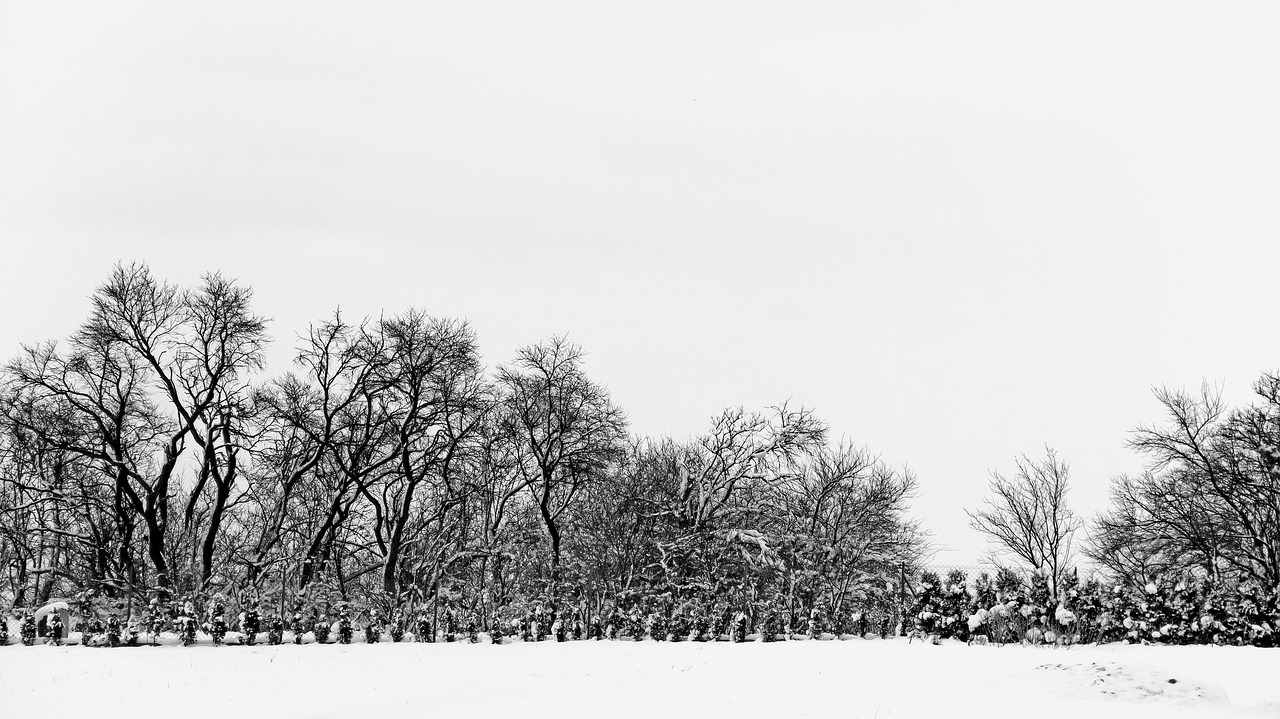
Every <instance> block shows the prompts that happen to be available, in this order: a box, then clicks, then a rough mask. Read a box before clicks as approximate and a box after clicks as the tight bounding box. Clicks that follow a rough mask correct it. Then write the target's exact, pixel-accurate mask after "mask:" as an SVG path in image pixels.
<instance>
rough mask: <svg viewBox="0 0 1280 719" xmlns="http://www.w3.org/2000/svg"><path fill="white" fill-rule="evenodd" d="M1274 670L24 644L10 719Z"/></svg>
mask: <svg viewBox="0 0 1280 719" xmlns="http://www.w3.org/2000/svg"><path fill="white" fill-rule="evenodd" d="M1277 677H1280V650H1275V649H1271V650H1268V649H1255V648H1248V647H1213V646H1205V647H1165V646H1124V645H1106V646H1101V647H1095V646H1076V647H1070V648H1062V647H1027V646H1003V647H997V646H965V645H963V644H960V643H955V642H943V643H942V644H941V645H938V646H934V645H932V644H929V643H927V642H924V643H922V642H914V643H911V644H908V643H907V640H906V639H891V640H888V641H882V640H862V639H852V640H848V641H791V642H777V643H773V644H762V643H746V644H729V643H724V642H720V643H710V644H699V643H690V642H685V643H678V644H672V643H668V642H640V643H634V642H628V641H615V642H609V641H603V642H593V641H582V642H566V643H563V644H557V643H555V642H541V643H529V644H523V643H519V642H517V643H515V644H509V645H504V646H501V647H496V646H493V645H491V644H488V643H487V641H486V642H484V643H481V644H459V643H453V644H445V643H440V644H391V643H387V642H383V643H380V644H376V645H368V644H350V645H345V646H344V645H323V646H317V645H314V644H307V645H302V646H295V645H292V644H285V645H281V646H254V647H247V646H223V647H213V646H209V645H208V644H207V643H206V644H198V645H196V646H193V647H180V646H173V645H165V646H158V647H150V646H142V647H121V648H116V649H105V648H103V649H99V648H91V647H83V646H63V647H54V646H40V645H37V646H34V647H22V646H12V645H11V646H6V647H0V717H42V719H54V718H56V717H86V716H96V717H102V716H125V715H130V716H135V715H136V716H152V715H156V714H158V713H159V712H161V711H163V712H164V713H165V714H166V715H170V716H181V717H183V718H184V719H194V718H196V717H219V718H220V719H225V718H226V717H244V718H248V717H257V716H272V717H370V716H377V717H380V718H386V717H409V716H444V717H490V716H492V717H510V716H548V717H600V716H611V717H653V716H674V717H692V716H700V717H706V716H727V717H867V718H868V719H871V718H879V717H941V716H956V715H960V716H981V717H984V719H985V718H991V717H1026V716H1035V717H1036V718H1037V719H1047V718H1050V717H1072V719H1106V718H1107V717H1124V718H1125V719H1138V718H1140V717H1169V716H1206V717H1237V716H1280V681H1277ZM1171 679H1172V680H1176V681H1174V682H1170V680H1171Z"/></svg>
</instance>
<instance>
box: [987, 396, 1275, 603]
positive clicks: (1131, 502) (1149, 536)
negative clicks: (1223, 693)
mask: <svg viewBox="0 0 1280 719" xmlns="http://www.w3.org/2000/svg"><path fill="white" fill-rule="evenodd" d="M1254 394H1255V399H1254V401H1253V402H1252V403H1250V404H1248V405H1246V406H1243V407H1237V408H1231V407H1228V406H1227V404H1226V402H1225V401H1224V400H1223V398H1222V392H1221V390H1219V389H1214V388H1211V387H1209V386H1208V385H1205V386H1202V387H1201V389H1200V391H1199V392H1197V393H1191V392H1186V391H1180V390H1170V389H1167V388H1160V389H1157V390H1156V392H1155V396H1156V398H1157V400H1158V401H1159V402H1160V404H1161V406H1162V407H1163V408H1164V410H1165V422H1164V423H1163V424H1162V425H1155V426H1141V427H1139V428H1137V429H1136V430H1134V432H1133V433H1132V434H1131V436H1130V439H1129V442H1128V444H1129V447H1130V448H1132V449H1133V450H1135V451H1137V452H1139V453H1140V454H1142V455H1143V456H1144V457H1145V458H1147V460H1148V464H1147V468H1146V470H1145V471H1143V472H1142V473H1141V474H1138V475H1136V476H1134V475H1121V476H1118V477H1116V478H1114V479H1113V480H1112V485H1111V499H1112V503H1111V507H1110V508H1109V509H1107V510H1106V511H1104V512H1102V513H1101V514H1100V515H1099V516H1098V517H1096V518H1095V520H1094V521H1093V522H1092V523H1091V524H1090V526H1089V527H1088V530H1089V531H1088V537H1087V538H1086V541H1084V542H1081V543H1080V552H1079V553H1078V554H1079V555H1080V556H1081V557H1082V558H1083V559H1085V560H1087V561H1089V562H1091V563H1092V564H1093V565H1094V566H1095V567H1098V568H1101V569H1102V570H1104V571H1105V572H1106V573H1107V574H1109V575H1111V576H1112V577H1113V578H1115V579H1118V580H1121V581H1124V582H1127V583H1129V584H1132V585H1136V586H1142V585H1145V584H1147V583H1148V582H1152V581H1159V580H1161V579H1162V578H1168V577H1179V576H1185V575H1195V576H1198V577H1199V578H1203V579H1207V580H1209V581H1211V582H1212V583H1214V584H1222V583H1224V582H1225V583H1226V584H1229V585H1238V584H1240V583H1242V582H1247V583H1253V584H1256V585H1258V586H1261V587H1264V588H1267V589H1268V590H1272V591H1280V375H1276V374H1271V373H1267V374H1264V375H1263V376H1262V377H1261V378H1260V379H1259V380H1258V381H1257V382H1255V383H1254ZM1015 464H1016V471H1015V472H1014V474H1013V475H1011V476H1006V475H1002V474H1001V473H1000V472H998V471H997V472H992V482H991V495H990V497H989V498H988V499H987V500H986V504H985V506H984V507H982V508H980V509H978V510H975V511H971V512H969V518H970V524H971V526H972V527H973V528H974V529H975V530H977V531H979V532H981V533H982V534H984V535H986V536H987V537H988V538H989V539H990V540H991V541H992V543H993V545H994V546H995V547H996V551H995V555H996V556H995V558H994V561H996V562H999V561H1000V558H1002V557H1004V558H1012V559H1013V560H1015V561H1016V562H1017V563H1019V564H1021V565H1022V566H1023V567H1025V568H1027V569H1030V570H1033V571H1038V572H1042V573H1044V574H1045V576H1046V577H1047V578H1048V580H1049V584H1050V587H1051V588H1053V590H1054V591H1055V592H1056V590H1057V588H1058V587H1060V586H1061V583H1062V579H1063V578H1064V577H1065V576H1066V573H1067V571H1068V570H1069V569H1070V568H1071V567H1072V566H1073V562H1074V560H1075V558H1076V553H1075V552H1073V540H1074V539H1075V538H1076V535H1077V533H1079V532H1080V531H1081V530H1082V529H1084V528H1085V527H1084V522H1083V521H1082V520H1081V519H1080V518H1079V517H1078V516H1076V515H1075V514H1074V513H1073V512H1072V511H1071V510H1070V508H1069V507H1068V506H1067V501H1066V495H1067V490H1068V489H1069V485H1070V470H1069V467H1068V466H1067V463H1066V462H1064V461H1062V460H1061V459H1059V458H1058V456H1057V454H1056V453H1055V452H1054V451H1053V450H1052V449H1048V450H1047V451H1046V455H1045V458H1044V459H1043V460H1040V459H1033V458H1030V457H1027V456H1025V455H1024V456H1023V457H1020V458H1019V459H1018V460H1016V462H1015Z"/></svg>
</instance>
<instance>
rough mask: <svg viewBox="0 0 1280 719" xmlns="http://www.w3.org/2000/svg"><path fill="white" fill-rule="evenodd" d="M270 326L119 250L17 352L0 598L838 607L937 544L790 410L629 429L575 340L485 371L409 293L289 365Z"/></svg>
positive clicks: (335, 326)
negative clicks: (63, 329) (650, 433)
mask: <svg viewBox="0 0 1280 719" xmlns="http://www.w3.org/2000/svg"><path fill="white" fill-rule="evenodd" d="M269 341H270V339H269V336H268V322H267V320H266V319H265V318H264V317H263V316H262V315H260V314H258V313H257V312H256V310H255V308H254V307H253V293H252V291H251V289H250V288H248V287H246V286H244V285H242V284H239V283H237V282H236V281H234V280H231V279H228V278H226V277H224V276H222V275H221V274H217V273H212V274H208V275H206V276H204V277H203V278H202V279H201V281H200V282H199V283H197V284H196V285H194V286H190V287H187V286H179V285H175V284H171V283H169V282H166V281H163V280H161V279H158V278H156V277H155V276H154V275H153V274H152V272H151V270H150V269H149V268H148V267H147V266H146V265H144V264H129V265H125V264H121V265H117V266H116V267H115V268H114V269H113V270H112V272H111V274H110V276H109V277H108V278H107V280H106V281H105V282H103V283H102V284H101V285H100V286H99V287H97V288H96V289H95V291H94V292H93V294H92V296H91V298H90V307H89V312H88V318H87V319H86V320H85V321H84V322H83V323H82V324H81V325H80V326H79V327H78V328H77V329H76V330H75V331H74V332H73V333H72V334H71V335H70V336H69V337H67V338H66V339H65V340H63V341H61V342H58V341H46V342H42V343H38V344H31V345H25V346H23V347H22V349H21V351H20V353H19V354H18V355H17V356H16V357H14V358H13V359H12V360H10V361H9V362H8V363H7V364H5V365H4V367H3V370H2V373H0V563H2V564H3V567H4V568H5V571H6V576H5V582H4V585H3V588H0V592H2V593H3V595H4V596H3V598H4V599H7V600H8V602H10V603H12V604H13V605H15V606H34V605H38V604H40V603H43V602H46V601H48V600H49V599H51V598H56V597H71V596H80V597H101V598H105V599H106V600H110V601H119V602H128V603H129V604H131V605H134V604H135V603H136V604H145V603H147V602H149V601H151V600H155V599H158V600H160V601H161V602H162V603H164V602H169V601H176V600H177V599H178V598H188V597H209V596H212V595H214V594H219V595H223V596H229V597H230V598H231V599H233V600H235V599H237V598H238V599H241V603H242V604H245V605H247V604H248V603H249V600H248V599H247V598H248V597H259V598H266V599H270V600H271V601H272V602H275V601H278V602H279V605H280V608H281V610H282V611H285V607H286V605H288V606H289V607H290V610H289V611H292V610H293V609H294V608H299V607H303V606H308V605H309V606H312V607H315V606H317V605H320V604H329V603H334V602H349V603H353V604H356V605H358V606H363V607H368V608H375V607H376V608H377V610H378V611H380V612H384V613H390V612H397V611H406V612H407V611H417V610H420V609H419V608H420V607H422V606H425V605H426V604H428V603H431V604H438V603H440V602H442V601H443V602H447V603H449V604H450V606H452V607H457V608H460V609H464V610H466V611H469V612H471V613H473V614H474V615H475V616H477V617H480V618H481V621H482V622H484V623H485V624H488V623H489V622H491V621H497V620H498V617H499V615H501V614H502V613H503V612H504V611H507V610H510V611H513V612H520V611H524V610H525V608H527V607H528V606H530V605H532V604H535V603H537V604H546V605H549V606H551V607H555V606H557V605H559V606H575V607H587V608H590V607H595V608H597V609H598V608H600V607H603V606H605V605H606V604H611V603H614V602H616V601H618V599H619V598H620V597H628V596H641V595H644V596H652V595H661V596H664V597H666V598H667V600H668V602H680V601H686V602H693V601H696V602H702V603H704V604H706V605H708V606H709V605H710V604H711V603H713V602H714V603H722V604H725V605H731V606H734V607H736V608H739V609H745V610H747V611H751V612H753V613H754V612H755V611H756V610H758V609H759V608H761V607H766V606H767V607H772V608H774V609H783V608H785V610H786V611H788V612H790V613H792V614H793V615H796V616H799V615H802V614H806V613H808V612H810V611H812V610H813V609H819V610H820V611H823V612H826V613H830V614H842V613H848V612H849V611H851V609H852V608H854V607H857V606H864V605H867V604H868V603H873V602H876V601H883V600H884V599H885V598H886V597H889V596H891V595H892V593H893V592H894V591H895V585H894V580H895V578H896V577H897V576H898V575H899V574H900V572H901V570H902V568H903V567H910V568H912V569H913V570H914V568H915V567H917V566H919V564H920V561H921V558H922V557H923V555H924V552H925V550H926V548H927V543H926V541H925V535H924V532H923V531H922V529H921V528H920V526H919V524H918V523H917V522H916V521H914V520H913V519H911V518H910V517H909V516H908V513H907V509H908V508H907V503H908V501H909V500H910V499H911V497H912V496H913V495H914V494H915V492H916V490H917V479H916V477H915V476H914V475H913V474H911V473H910V472H909V471H907V470H905V469H900V468H897V467H894V466H891V465H889V464H887V463H886V462H884V461H882V460H881V459H880V458H879V457H878V456H877V455H875V454H874V453H872V452H871V451H869V450H868V449H866V448H863V447H859V446H856V445H854V444H851V443H849V442H847V441H833V440H832V439H831V438H830V437H829V432H828V429H827V427H826V426H825V425H824V423H823V422H822V421H821V420H819V419H818V418H817V417H816V416H815V415H814V414H813V413H812V411H810V410H808V409H805V408H794V407H790V406H788V405H786V404H782V405H779V406H777V407H773V408H769V409H767V410H763V411H749V410H747V409H744V408H741V407H737V408H729V409H726V410H724V411H723V412H722V413H721V414H719V415H717V416H715V417H714V418H713V419H712V420H711V422H710V425H709V426H708V427H707V429H706V430H705V431H704V432H703V433H701V434H699V435H697V436H695V437H692V438H688V439H674V438H670V437H640V436H636V435H635V434H633V433H632V432H631V431H630V429H629V426H628V422H627V417H626V414H625V412H624V411H623V409H622V408H621V407H619V406H617V404H616V403H615V402H614V401H613V400H612V398H611V397H610V394H609V391H608V389H607V388H606V387H605V385H604V384H602V383H600V382H599V381H597V380H595V379H593V378H592V377H590V376H589V375H588V374H587V372H586V370H585V362H584V352H583V350H582V348H581V347H579V346H577V345H575V344H574V343H572V342H570V341H568V340H567V339H565V338H563V337H551V338H548V339H545V340H543V341H540V342H537V343H534V344H531V345H528V346H526V347H522V348H520V349H518V350H517V351H516V352H515V355H514V357H513V358H512V359H510V360H509V361H507V362H505V363H503V364H500V365H499V366H497V367H492V368H491V367H487V366H486V365H485V364H484V362H482V360H481V356H480V351H479V347H478V338H477V335H476V332H475V330H474V329H473V328H472V327H471V326H470V324H468V323H467V322H466V321H463V320H459V319H451V318H443V317H436V316H433V315H430V314H428V313H427V312H424V311H422V310H419V309H407V310H404V311H402V312H400V313H397V314H392V315H384V316H380V317H377V318H371V319H363V320H358V321H357V320H352V319H349V318H348V317H346V316H344V315H343V314H342V313H341V312H336V311H335V312H334V313H333V314H332V315H331V316H329V317H327V318H324V319H322V320H320V321H317V322H315V323H314V324H312V325H311V326H310V327H308V328H307V329H306V330H305V331H304V332H303V333H301V335H300V337H299V339H298V341H297V344H296V347H295V350H296V352H295V355H294V361H293V364H292V367H291V368H290V369H289V371H287V372H284V373H282V374H272V373H270V371H269V369H268V368H267V366H266V359H265V356H266V354H265V353H266V350H267V347H268V344H269Z"/></svg>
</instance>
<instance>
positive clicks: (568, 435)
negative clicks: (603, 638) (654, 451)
mask: <svg viewBox="0 0 1280 719" xmlns="http://www.w3.org/2000/svg"><path fill="white" fill-rule="evenodd" d="M583 357H584V354H583V351H582V348H581V347H579V346H578V345H576V344H573V343H571V342H569V341H568V340H567V339H565V338H563V337H552V338H551V339H549V340H546V341H544V342H541V343H539V344H535V345H529V346H527V347H524V348H522V349H521V350H520V351H519V352H518V353H517V354H516V359H515V361H513V362H512V363H511V364H509V365H507V366H505V367H502V368H500V369H499V371H498V385H499V387H500V389H501V391H502V392H503V406H502V410H501V411H502V418H503V423H504V426H505V430H506V434H507V436H508V438H509V439H510V441H511V442H512V445H513V446H514V447H515V448H516V449H517V452H518V455H519V458H520V461H519V462H518V464H517V468H518V471H519V472H520V473H521V476H522V477H523V479H524V480H525V483H526V484H527V486H528V487H529V488H530V490H531V491H532V494H533V497H534V501H535V503H536V506H537V511H538V516H539V517H541V519H542V523H543V527H544V528H545V529H546V532H547V538H548V541H549V544H550V555H551V557H550V560H551V566H550V570H551V572H550V573H551V585H552V587H553V590H554V587H556V586H557V585H558V583H559V581H560V573H561V548H562V544H563V537H562V529H561V521H560V520H561V518H562V517H563V515H564V514H565V512H566V511H567V510H568V509H569V507H570V506H571V504H572V503H573V501H574V499H575V497H577V495H578V493H579V492H580V491H581V490H582V489H583V487H584V486H585V485H586V484H587V483H588V482H590V481H592V480H594V479H596V478H598V477H599V476H600V474H601V473H602V472H603V471H604V470H605V468H606V467H607V466H608V465H609V463H610V462H612V461H615V460H616V459H618V458H619V457H620V456H621V452H622V450H623V448H624V442H625V440H626V430H627V419H626V415H625V414H623V412H622V410H621V409H620V408H619V407H617V406H616V405H615V404H614V403H613V400H612V399H610V397H609V392H608V390H606V389H605V388H604V386H603V385H601V384H598V383H596V382H594V381H592V380H591V379H589V378H588V377H587V375H586V373H585V372H584V371H583V369H582V360H583Z"/></svg>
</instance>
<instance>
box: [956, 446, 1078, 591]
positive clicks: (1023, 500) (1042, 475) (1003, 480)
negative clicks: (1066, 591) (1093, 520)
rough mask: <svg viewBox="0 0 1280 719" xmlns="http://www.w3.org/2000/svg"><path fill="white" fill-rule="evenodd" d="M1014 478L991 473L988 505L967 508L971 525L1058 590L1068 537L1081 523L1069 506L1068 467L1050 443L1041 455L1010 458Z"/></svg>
mask: <svg viewBox="0 0 1280 719" xmlns="http://www.w3.org/2000/svg"><path fill="white" fill-rule="evenodd" d="M1014 464H1015V466H1016V467H1017V471H1016V473H1015V474H1014V475H1013V476H1012V477H1006V476H1004V475H1002V474H1000V472H999V471H998V470H992V472H991V492H992V495H993V496H991V497H988V498H987V501H986V506H985V507H983V508H982V509H979V510H977V511H974V512H970V511H967V510H966V512H965V514H968V515H969V526H970V527H973V528H974V529H976V530H977V531H979V532H982V533H983V534H985V535H987V536H988V537H989V538H990V540H991V541H992V542H993V543H994V544H996V549H995V551H994V552H993V554H994V555H995V556H997V557H998V556H1000V555H1004V556H1013V557H1016V558H1017V559H1018V560H1020V561H1022V562H1024V563H1025V564H1026V565H1028V566H1029V567H1030V568H1031V569H1033V570H1035V571H1038V572H1044V573H1045V574H1046V575H1047V577H1048V579H1049V588H1050V590H1051V591H1052V592H1053V593H1054V594H1055V595H1056V594H1057V592H1058V587H1059V586H1061V581H1060V580H1061V579H1062V577H1063V576H1065V574H1066V571H1067V567H1068V566H1069V564H1070V560H1071V540H1072V538H1073V536H1074V535H1075V533H1076V530H1078V529H1080V526H1081V522H1080V519H1079V518H1078V517H1076V515H1075V514H1074V513H1073V512H1072V511H1071V510H1070V509H1068V508H1067V502H1066V499H1067V489H1068V486H1069V483H1070V476H1071V472H1070V468H1069V467H1068V466H1067V463H1066V462H1065V461H1062V460H1060V459H1058V455H1057V453H1056V452H1054V451H1053V449H1052V448H1049V447H1046V448H1045V458H1044V459H1043V460H1034V459H1031V458H1030V457H1028V456H1027V455H1025V454H1024V455H1022V456H1021V457H1019V458H1017V459H1015V460H1014Z"/></svg>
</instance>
